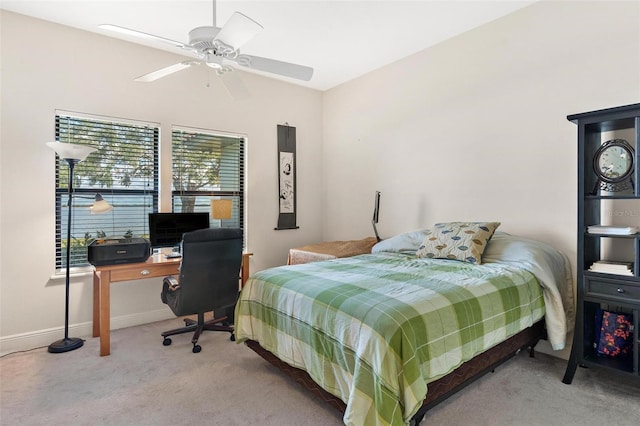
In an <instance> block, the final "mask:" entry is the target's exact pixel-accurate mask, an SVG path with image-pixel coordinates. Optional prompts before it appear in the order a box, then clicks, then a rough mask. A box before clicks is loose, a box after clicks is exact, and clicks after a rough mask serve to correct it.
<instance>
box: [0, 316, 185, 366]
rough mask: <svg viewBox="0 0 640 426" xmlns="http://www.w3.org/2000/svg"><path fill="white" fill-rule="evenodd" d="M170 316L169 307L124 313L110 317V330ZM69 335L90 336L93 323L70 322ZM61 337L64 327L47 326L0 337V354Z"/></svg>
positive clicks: (24, 348)
mask: <svg viewBox="0 0 640 426" xmlns="http://www.w3.org/2000/svg"><path fill="white" fill-rule="evenodd" d="M171 318H175V315H174V314H173V313H172V312H171V310H169V309H157V310H155V311H148V312H142V313H139V314H133V315H124V316H120V317H115V318H111V330H117V329H119V328H125V327H133V326H136V325H141V324H148V323H151V322H156V321H163V320H166V319H171ZM69 335H70V336H73V337H81V338H91V337H92V335H93V324H92V323H91V322H84V323H80V324H71V325H69ZM63 337H64V327H56V328H49V329H43V330H37V331H33V332H28V333H21V334H13V335H11V336H6V337H0V356H2V355H6V354H9V353H12V352H20V351H28V350H31V349H35V348H41V347H45V346H49V345H50V344H51V343H53V342H55V341H56V340H60V339H62V338H63Z"/></svg>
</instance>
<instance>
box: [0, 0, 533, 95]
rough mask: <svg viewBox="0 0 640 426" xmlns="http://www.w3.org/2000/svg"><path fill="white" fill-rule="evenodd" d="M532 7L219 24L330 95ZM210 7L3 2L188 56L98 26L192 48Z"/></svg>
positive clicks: (223, 15) (390, 10) (289, 1)
mask: <svg viewBox="0 0 640 426" xmlns="http://www.w3.org/2000/svg"><path fill="white" fill-rule="evenodd" d="M535 1H536V0H533V1H511V0H493V1H485V0H471V1H459V0H440V1H433V0H413V1H405V0H368V1H357V0H341V1H327V0H280V1H273V0H260V1H255V0H254V1H245V0H218V1H217V8H216V9H217V12H216V14H217V19H216V20H217V26H218V27H221V26H223V24H224V23H225V22H226V20H227V19H228V18H229V17H230V16H231V15H232V14H233V12H235V11H239V12H242V13H244V14H245V15H247V16H249V17H251V18H252V19H254V20H255V21H257V22H259V23H260V24H261V25H262V26H263V27H264V30H262V32H261V33H259V34H258V35H257V36H256V37H255V38H253V39H252V40H251V41H249V42H248V43H246V44H245V45H244V46H243V47H242V49H241V50H242V52H243V53H247V54H250V55H258V56H263V57H267V58H272V59H278V60H281V61H287V62H293V63H297V64H301V65H307V66H310V67H313V68H314V70H315V71H314V75H313V78H312V79H311V81H309V82H301V81H298V80H290V79H286V78H282V79H284V80H287V81H291V82H294V83H296V84H300V85H302V86H306V87H311V88H315V89H318V90H327V89H330V88H332V87H334V86H337V85H339V84H341V83H344V82H346V81H349V80H351V79H353V78H356V77H358V76H361V75H363V74H366V73H367V72H369V71H372V70H374V69H377V68H380V67H382V66H384V65H386V64H389V63H392V62H395V61H397V60H399V59H401V58H403V57H406V56H408V55H411V54H413V53H415V52H418V51H420V50H423V49H425V48H427V47H429V46H432V45H434V44H437V43H439V42H442V41H444V40H446V39H448V38H451V37H454V36H456V35H458V34H460V33H463V32H466V31H468V30H470V29H473V28H474V27H477V26H480V25H483V24H485V23H487V22H490V21H492V20H495V19H497V18H500V17H502V16H504V15H507V14H509V13H511V12H514V11H516V10H518V9H520V8H522V7H525V6H528V5H530V4H532V3H535ZM212 4H213V2H212V0H183V1H177V0H173V1H169V0H138V1H125V0H98V1H80V0H75V1H73V0H66V1H58V0H1V2H0V8H2V9H5V10H9V11H12V12H16V13H21V14H24V15H29V16H32V17H36V18H40V19H44V20H48V21H52V22H57V23H60V24H64V25H68V26H71V27H76V28H80V29H83V30H87V31H92V32H96V33H100V34H104V35H106V36H109V37H117V38H121V39H125V40H129V41H131V42H135V43H139V44H143V45H148V46H151V47H154V48H157V49H163V50H168V51H172V52H175V53H181V54H184V53H185V51H184V50H181V49H178V48H175V47H172V46H167V45H165V44H162V43H159V42H157V41H155V42H154V41H145V40H143V39H140V38H135V37H127V36H124V35H121V34H117V33H113V32H110V31H107V30H103V29H101V28H98V25H99V24H107V23H108V24H115V25H119V26H123V27H128V28H132V29H136V30H138V31H142V32H146V33H149V34H153V35H157V36H161V37H164V38H168V39H171V40H177V41H182V42H188V36H187V34H188V32H189V31H190V30H191V29H193V28H195V27H198V26H203V25H212V20H213V8H212ZM167 65H171V64H167ZM149 71H153V69H150V70H149Z"/></svg>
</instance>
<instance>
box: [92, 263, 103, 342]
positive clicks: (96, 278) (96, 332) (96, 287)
mask: <svg viewBox="0 0 640 426" xmlns="http://www.w3.org/2000/svg"><path fill="white" fill-rule="evenodd" d="M100 274H101V273H100V272H98V271H93V337H98V336H100V279H101V275H100Z"/></svg>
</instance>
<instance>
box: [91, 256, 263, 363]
mask: <svg viewBox="0 0 640 426" xmlns="http://www.w3.org/2000/svg"><path fill="white" fill-rule="evenodd" d="M252 254H253V253H243V254H242V268H241V272H240V281H241V286H244V283H245V282H246V281H247V278H249V256H251V255H252ZM180 260H181V259H180V258H178V259H166V258H165V257H164V256H151V257H149V259H148V260H147V261H146V262H141V263H129V264H125V265H103V266H96V267H95V269H94V272H93V337H98V336H99V337H100V356H106V355H109V354H110V353H111V336H110V333H111V300H110V293H111V283H117V282H122V281H132V280H140V279H145V278H154V277H165V276H167V275H178V273H179V271H178V268H179V267H180Z"/></svg>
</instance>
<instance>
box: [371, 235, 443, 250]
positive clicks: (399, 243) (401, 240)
mask: <svg viewBox="0 0 640 426" xmlns="http://www.w3.org/2000/svg"><path fill="white" fill-rule="evenodd" d="M430 233H431V230H430V229H421V230H416V231H411V232H405V233H403V234H398V235H396V236H394V237H391V238H388V239H386V240H382V241H380V242H379V243H377V244H376V245H375V246H373V248H372V249H371V253H379V252H383V251H387V252H392V253H400V252H402V251H411V252H414V253H415V251H416V250H418V247H420V244H422V241H424V238H425V237H426V236H427V235H429V234H430Z"/></svg>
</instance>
